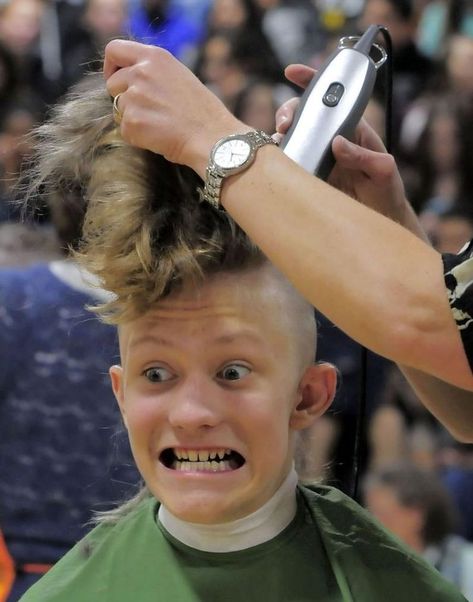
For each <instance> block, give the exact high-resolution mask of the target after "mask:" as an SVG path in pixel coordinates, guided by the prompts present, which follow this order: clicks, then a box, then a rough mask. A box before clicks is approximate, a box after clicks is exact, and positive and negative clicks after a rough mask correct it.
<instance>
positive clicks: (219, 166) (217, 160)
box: [199, 130, 276, 209]
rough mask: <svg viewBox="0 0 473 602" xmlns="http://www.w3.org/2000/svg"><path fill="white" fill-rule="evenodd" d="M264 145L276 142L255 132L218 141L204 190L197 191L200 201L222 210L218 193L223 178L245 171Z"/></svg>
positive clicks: (211, 155) (213, 151)
mask: <svg viewBox="0 0 473 602" xmlns="http://www.w3.org/2000/svg"><path fill="white" fill-rule="evenodd" d="M265 144H276V142H275V141H274V140H273V139H272V138H271V136H269V135H268V134H266V132H263V131H255V130H253V131H251V132H247V133H246V134H232V135H231V136H225V138H221V139H220V140H218V141H217V142H216V143H215V145H214V147H213V148H212V151H211V153H210V159H209V164H208V166H207V170H206V172H205V183H204V188H203V189H202V188H201V189H199V195H200V200H201V201H207V202H208V203H210V204H211V205H212V207H215V209H223V207H222V205H221V204H220V192H221V189H222V182H223V180H224V178H227V177H228V176H232V175H234V174H237V173H240V172H241V171H244V170H245V169H247V168H248V167H249V166H250V165H251V164H252V163H253V161H254V160H255V155H256V151H257V150H258V148H260V147H261V146H264V145H265Z"/></svg>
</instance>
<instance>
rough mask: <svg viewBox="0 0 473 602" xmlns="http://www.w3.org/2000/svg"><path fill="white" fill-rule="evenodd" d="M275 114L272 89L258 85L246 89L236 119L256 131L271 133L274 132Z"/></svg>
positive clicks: (264, 85)
mask: <svg viewBox="0 0 473 602" xmlns="http://www.w3.org/2000/svg"><path fill="white" fill-rule="evenodd" d="M275 112H276V103H275V101H274V94H273V87H272V86H271V85H270V84H266V83H258V84H255V85H253V86H252V87H251V88H249V89H248V91H247V93H246V95H245V98H244V99H243V101H242V102H241V106H240V111H239V114H238V118H239V119H241V120H242V121H243V122H244V123H246V124H248V125H249V126H251V127H253V128H255V129H257V130H263V131H265V132H268V133H271V132H273V131H274V130H275V122H274V115H275Z"/></svg>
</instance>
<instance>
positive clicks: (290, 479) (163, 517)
mask: <svg viewBox="0 0 473 602" xmlns="http://www.w3.org/2000/svg"><path fill="white" fill-rule="evenodd" d="M296 486H297V473H296V471H295V469H294V467H293V468H292V470H290V472H289V474H288V475H287V477H286V479H285V480H284V482H283V484H282V485H281V487H280V488H279V489H278V490H277V491H276V493H275V494H274V495H273V497H272V498H271V499H270V500H268V501H267V502H266V503H265V504H264V506H261V508H259V509H258V510H256V512H253V513H252V514H250V515H248V516H244V517H243V518H239V519H237V520H235V521H232V522H229V523H220V524H217V525H203V524H198V523H189V522H186V521H183V520H181V519H180V518H177V517H176V516H174V515H173V514H171V513H170V512H169V510H168V509H167V508H165V507H164V506H163V505H162V504H161V506H160V507H159V510H158V519H159V522H160V523H161V525H162V526H163V527H164V528H165V529H166V531H167V532H168V533H169V534H170V535H172V536H173V537H174V538H175V539H177V540H178V541H180V542H182V543H183V544H185V545H187V546H190V547H191V548H194V549H196V550H201V551H203V552H236V551H238V550H245V549H246V548H251V547H253V546H257V545H258V544H261V543H264V542H266V541H269V540H270V539H273V538H274V537H276V535H278V534H279V533H281V531H283V530H284V529H285V528H286V527H287V526H288V524H289V523H290V522H291V521H292V519H293V518H294V516H295V515H296V509H297V502H296Z"/></svg>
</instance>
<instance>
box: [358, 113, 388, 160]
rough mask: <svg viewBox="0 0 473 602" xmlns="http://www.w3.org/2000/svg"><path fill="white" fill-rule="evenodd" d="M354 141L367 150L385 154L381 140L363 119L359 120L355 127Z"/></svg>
mask: <svg viewBox="0 0 473 602" xmlns="http://www.w3.org/2000/svg"><path fill="white" fill-rule="evenodd" d="M355 141H356V142H357V143H358V144H359V145H360V146H363V147H365V148H369V149H370V150H374V151H378V152H380V153H386V152H387V150H386V147H385V146H384V143H383V141H382V140H381V138H380V137H379V136H378V134H377V133H376V132H375V131H374V129H373V128H372V127H371V126H370V124H369V123H368V122H367V121H366V119H364V118H362V119H361V120H360V122H359V124H358V125H357V127H356V131H355Z"/></svg>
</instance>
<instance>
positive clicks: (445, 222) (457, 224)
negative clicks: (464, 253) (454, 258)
mask: <svg viewBox="0 0 473 602" xmlns="http://www.w3.org/2000/svg"><path fill="white" fill-rule="evenodd" d="M471 238H473V221H471V220H469V219H467V218H465V217H461V216H449V217H440V219H439V221H438V223H437V227H436V230H435V248H436V249H437V250H438V251H439V253H458V251H460V249H461V248H462V247H463V245H464V244H465V243H466V242H467V241H469V240H470V239H471Z"/></svg>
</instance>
